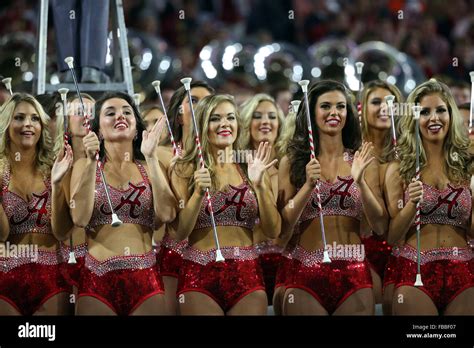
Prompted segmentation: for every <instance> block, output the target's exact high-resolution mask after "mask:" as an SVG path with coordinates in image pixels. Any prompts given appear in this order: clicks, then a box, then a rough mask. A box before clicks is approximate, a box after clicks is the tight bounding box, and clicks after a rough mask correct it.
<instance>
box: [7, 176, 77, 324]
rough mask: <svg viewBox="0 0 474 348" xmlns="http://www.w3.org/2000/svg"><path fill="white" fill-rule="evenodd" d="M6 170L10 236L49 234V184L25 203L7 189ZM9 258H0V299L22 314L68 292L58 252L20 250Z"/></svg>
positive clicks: (31, 313) (48, 182)
mask: <svg viewBox="0 0 474 348" xmlns="http://www.w3.org/2000/svg"><path fill="white" fill-rule="evenodd" d="M9 183H10V168H9V167H7V168H6V171H5V173H4V175H3V178H2V187H1V189H2V195H3V200H2V206H3V209H4V211H5V214H6V216H7V218H8V221H9V225H10V235H21V234H27V233H42V234H52V232H51V224H50V221H51V183H50V181H49V179H47V180H45V186H46V189H45V190H44V191H43V192H41V193H33V194H32V199H31V201H30V202H26V201H25V200H24V199H23V198H21V197H20V196H18V195H17V194H16V193H14V192H11V191H9V190H8V185H9ZM12 246H15V247H17V253H16V254H15V255H11V256H9V257H0V299H2V300H5V301H6V302H8V303H9V304H10V305H12V306H13V307H14V308H15V309H16V310H17V311H18V312H19V313H21V314H22V315H33V314H34V313H35V312H36V311H37V310H38V309H39V308H40V307H41V306H42V305H43V304H44V303H45V302H46V301H47V300H48V299H50V298H51V297H53V296H55V295H57V294H59V293H61V292H70V290H71V289H70V287H69V286H68V284H67V282H66V280H65V279H64V277H63V275H62V273H61V267H60V263H61V255H60V253H59V251H47V250H41V249H37V250H31V247H30V248H27V249H23V250H22V249H20V248H21V246H20V245H10V250H13V249H12Z"/></svg>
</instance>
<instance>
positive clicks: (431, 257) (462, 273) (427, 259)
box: [395, 244, 474, 311]
mask: <svg viewBox="0 0 474 348" xmlns="http://www.w3.org/2000/svg"><path fill="white" fill-rule="evenodd" d="M420 260H421V262H420V263H421V266H420V272H421V279H422V281H423V286H421V287H418V289H420V290H422V291H423V292H424V293H426V294H427V295H428V296H429V297H430V298H431V299H432V300H433V302H434V304H435V305H436V307H437V308H438V310H439V311H441V310H443V309H444V308H446V306H447V305H448V304H449V303H450V302H451V301H453V300H454V299H455V298H456V296H458V295H459V294H460V293H461V292H463V291H464V290H466V289H468V288H471V287H474V252H473V251H472V249H471V248H456V247H453V248H437V249H430V250H425V251H422V252H421V254H420ZM416 274H417V250H416V248H413V247H412V246H411V245H408V244H405V245H404V246H403V247H400V257H399V258H398V262H397V267H396V269H395V280H396V282H395V288H398V287H400V286H414V283H415V279H416Z"/></svg>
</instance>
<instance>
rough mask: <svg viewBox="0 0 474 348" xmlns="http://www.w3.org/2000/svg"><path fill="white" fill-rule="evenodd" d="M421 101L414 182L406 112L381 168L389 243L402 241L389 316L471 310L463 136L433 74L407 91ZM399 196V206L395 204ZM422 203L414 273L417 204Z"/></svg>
mask: <svg viewBox="0 0 474 348" xmlns="http://www.w3.org/2000/svg"><path fill="white" fill-rule="evenodd" d="M407 102H408V105H415V104H420V106H421V114H420V115H421V116H420V121H419V125H420V127H419V134H420V138H421V141H420V142H421V144H420V149H419V151H420V171H421V172H420V174H421V176H420V180H419V181H415V179H414V178H415V174H416V173H415V172H416V167H415V160H416V156H415V153H416V145H415V144H416V142H415V121H414V119H413V117H412V115H411V110H410V113H409V114H408V115H406V116H405V117H404V118H403V119H402V121H401V124H400V129H401V130H403V132H402V136H401V138H400V142H399V149H400V157H401V161H400V162H392V163H390V164H389V166H388V168H387V174H386V177H385V185H386V186H387V192H388V196H387V198H388V200H387V205H388V210H389V213H390V216H391V218H392V220H391V222H390V229H389V235H388V241H389V243H401V245H402V246H401V247H400V250H399V252H398V253H399V257H398V259H397V264H396V267H395V271H394V272H395V274H394V277H395V289H394V294H393V302H392V310H393V314H395V315H438V314H444V315H462V314H470V315H472V314H474V302H473V301H472V298H473V296H474V276H473V273H472V270H473V265H474V263H473V262H474V258H473V256H474V253H473V251H472V249H471V246H470V245H469V243H468V241H469V240H470V236H472V222H471V221H472V217H471V216H472V194H471V192H470V189H469V181H470V178H471V176H470V174H469V173H470V168H471V166H472V164H471V163H470V156H469V154H468V146H469V140H468V137H467V134H466V132H465V130H464V128H463V125H462V120H461V117H460V115H459V111H458V108H457V106H456V104H455V102H454V99H453V97H452V95H451V93H450V91H449V89H448V87H447V86H446V85H445V84H443V83H441V82H438V81H436V80H434V79H431V80H429V81H427V82H425V83H423V84H421V85H420V86H418V87H417V88H415V89H414V90H413V91H412V92H411V94H410V95H409V96H408V100H407ZM400 202H403V205H401V204H400ZM418 202H420V208H421V211H420V213H421V219H420V222H421V240H420V253H421V254H420V264H421V269H420V270H421V279H422V282H423V285H422V286H419V287H415V286H414V283H415V279H416V275H417V259H418V258H417V238H416V227H415V224H414V222H415V215H416V204H417V203H418Z"/></svg>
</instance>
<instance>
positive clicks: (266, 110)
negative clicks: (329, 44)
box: [240, 94, 285, 305]
mask: <svg viewBox="0 0 474 348" xmlns="http://www.w3.org/2000/svg"><path fill="white" fill-rule="evenodd" d="M240 109H241V111H240V115H241V117H242V122H243V143H244V148H245V149H252V150H254V151H257V149H258V147H259V145H260V143H265V142H267V143H268V144H269V145H270V146H272V148H273V150H272V152H271V155H270V159H271V160H273V159H275V158H277V154H278V150H277V148H276V146H275V145H276V143H277V141H278V139H279V136H280V134H281V130H282V125H283V124H284V122H285V116H284V115H283V111H282V110H281V109H280V107H279V106H278V105H277V104H276V103H275V100H274V99H273V98H272V97H270V96H269V95H267V94H257V95H255V96H254V97H252V98H250V99H248V100H247V101H246V102H245V103H244V104H243V105H242V106H241V108H240ZM267 172H268V175H269V176H270V181H271V183H272V196H273V198H274V202H275V204H276V199H277V195H278V168H277V167H276V166H272V167H270V168H269V169H268V171H267ZM278 234H279V231H278ZM254 243H255V248H256V249H257V253H258V254H259V261H260V265H261V267H262V270H263V277H264V281H265V289H266V292H267V297H268V304H269V305H271V304H272V300H273V291H274V288H275V276H276V271H277V267H278V264H279V263H280V261H281V252H282V251H283V247H284V245H283V241H281V240H278V239H276V240H272V239H268V238H267V237H266V236H265V234H264V233H263V231H262V229H261V226H260V225H259V224H257V225H256V226H255V230H254Z"/></svg>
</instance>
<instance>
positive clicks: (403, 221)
mask: <svg viewBox="0 0 474 348" xmlns="http://www.w3.org/2000/svg"><path fill="white" fill-rule="evenodd" d="M398 170H399V163H398V162H392V163H390V164H389V165H388V168H387V174H386V175H385V185H384V186H385V192H386V195H385V197H387V208H388V213H389V215H390V224H389V229H388V238H387V242H388V243H389V244H397V243H399V242H400V241H402V240H405V237H406V234H407V232H408V231H409V229H410V227H411V226H412V224H413V222H414V221H415V215H416V201H413V198H418V200H419V199H421V196H422V194H423V191H422V187H421V188H420V186H421V182H415V183H411V184H410V186H412V192H413V193H411V194H410V200H409V201H408V203H407V204H405V205H404V204H403V203H404V202H403V183H402V179H401V177H400V175H399V171H398ZM417 183H419V184H420V185H418V184H417ZM413 188H415V189H416V188H419V190H420V191H417V190H413Z"/></svg>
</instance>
